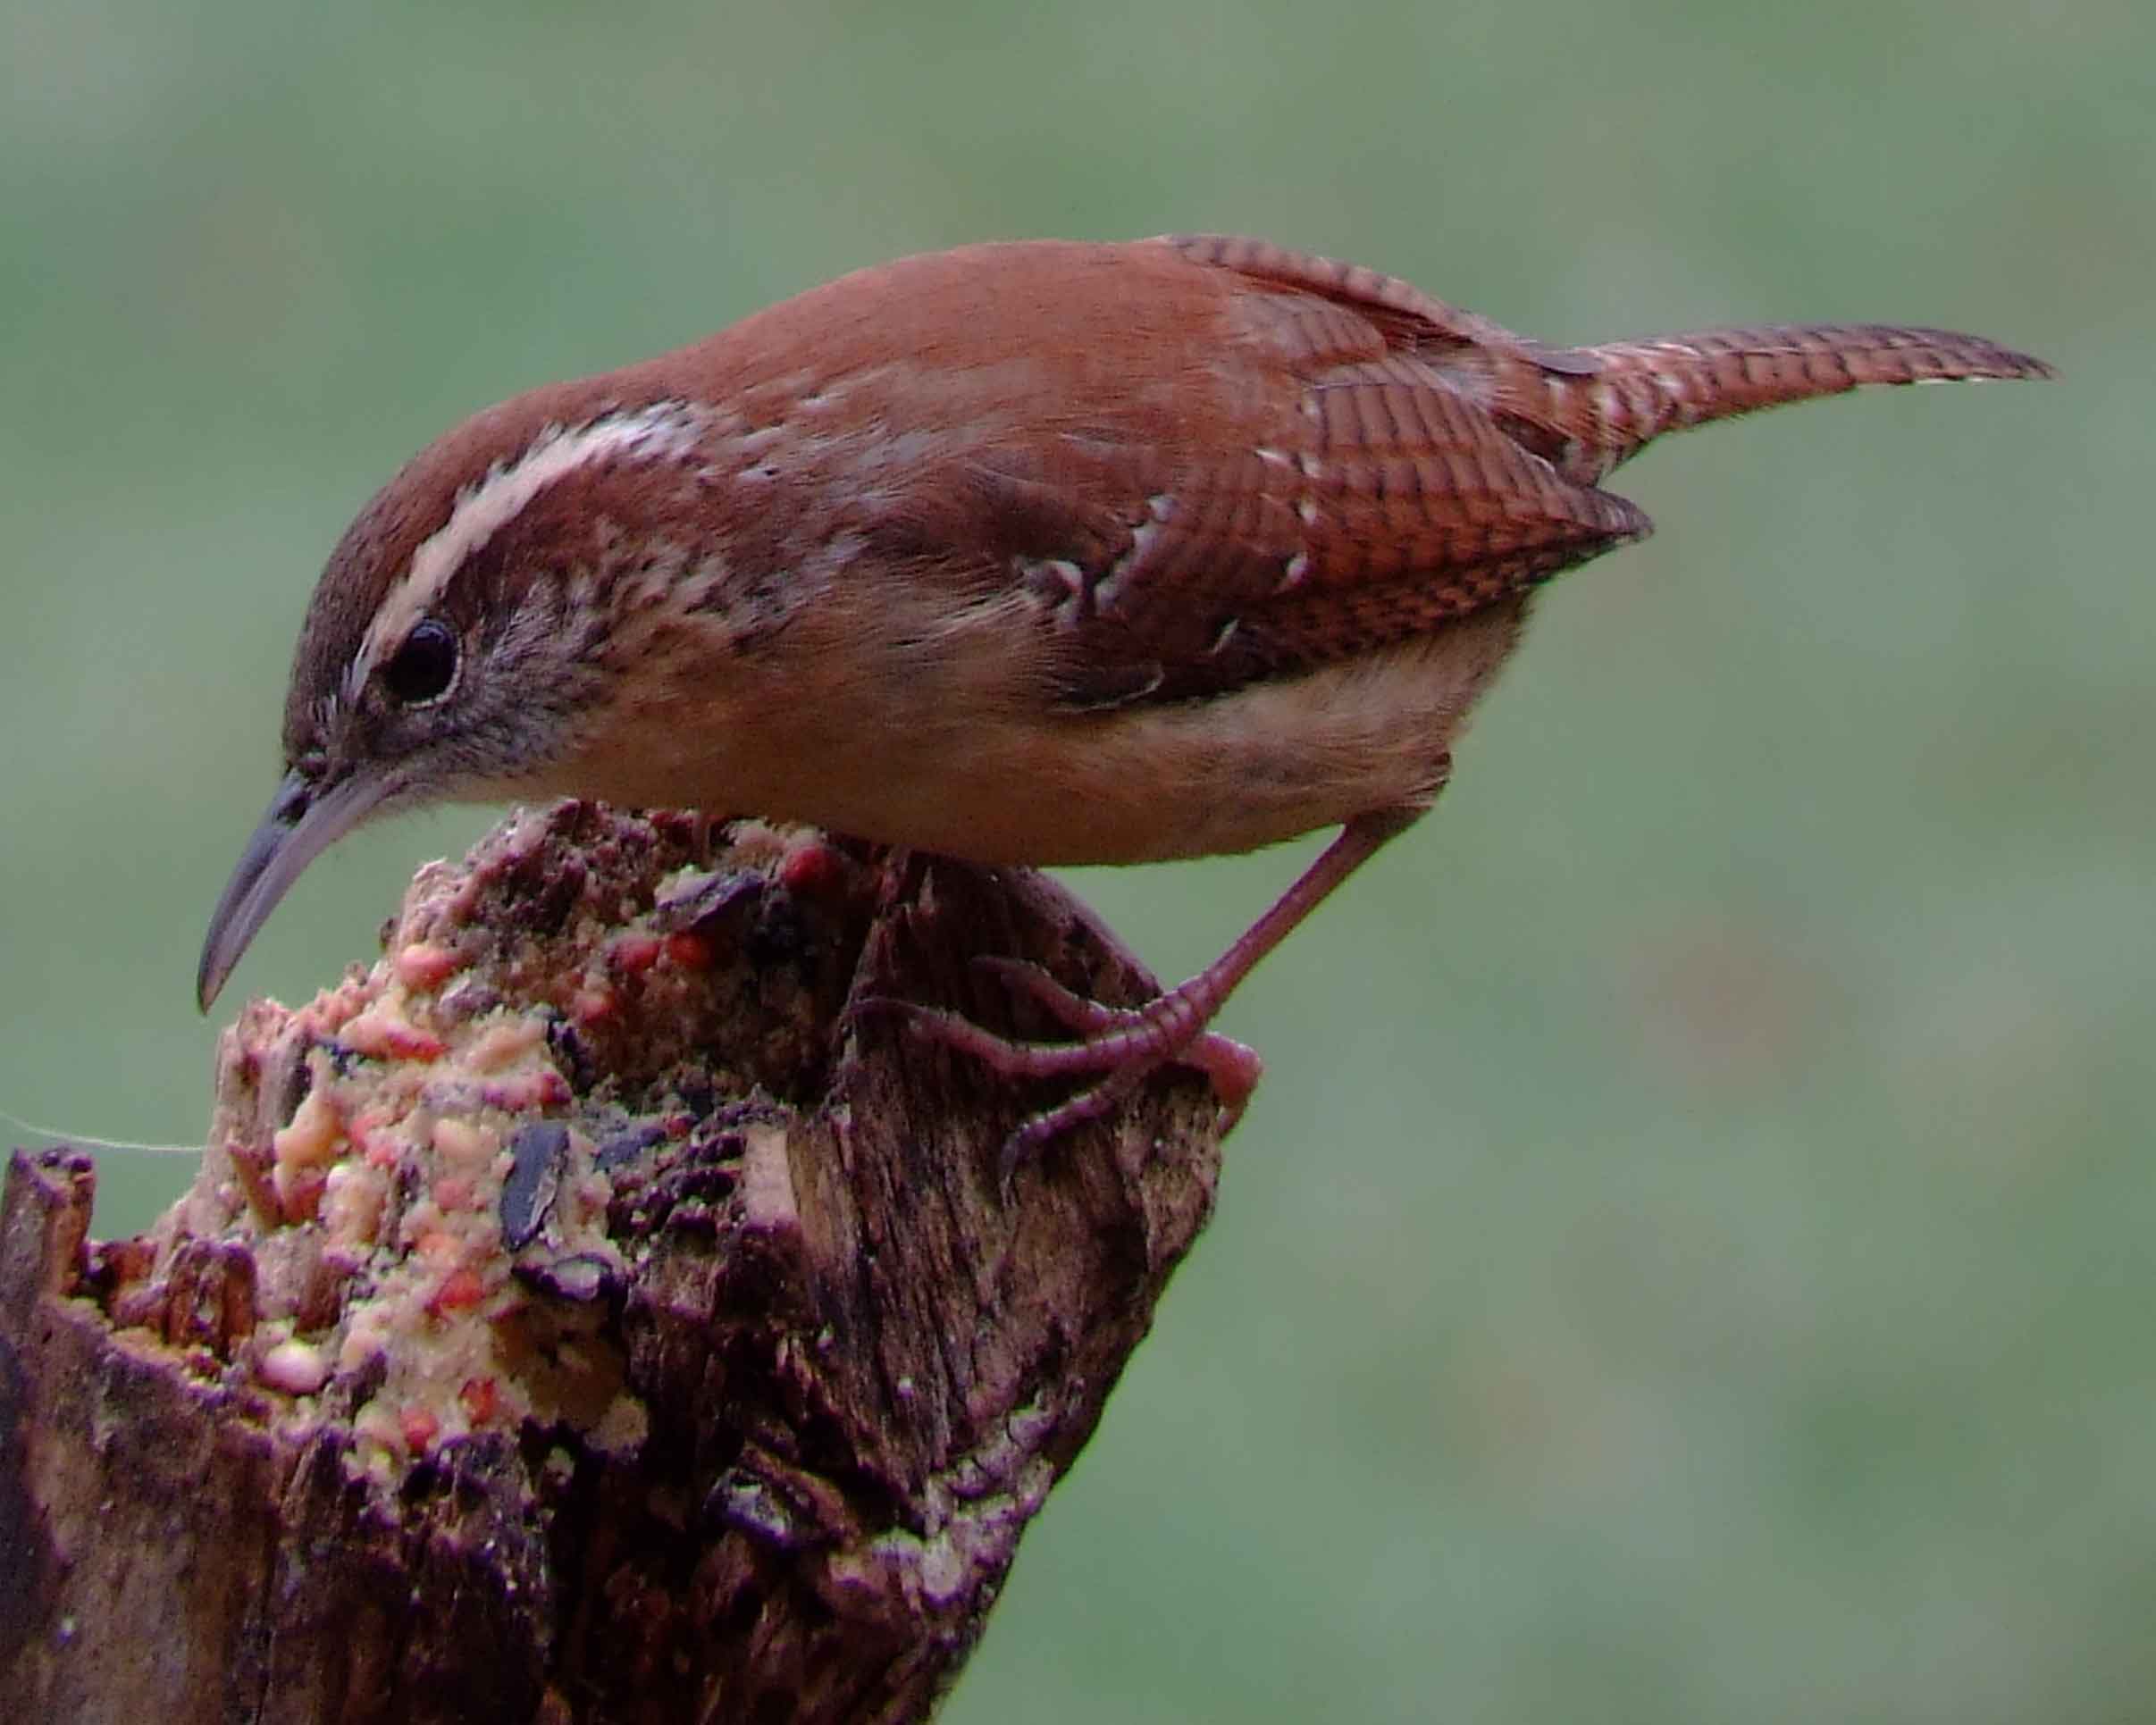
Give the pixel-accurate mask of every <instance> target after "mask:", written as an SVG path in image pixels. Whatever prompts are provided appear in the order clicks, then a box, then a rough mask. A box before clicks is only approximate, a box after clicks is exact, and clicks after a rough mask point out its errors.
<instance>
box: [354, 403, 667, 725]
mask: <svg viewBox="0 0 2156 1725" xmlns="http://www.w3.org/2000/svg"><path fill="white" fill-rule="evenodd" d="M708 428H709V410H708V409H706V408H700V407H698V406H695V405H694V404H693V403H691V402H687V401H679V400H668V401H655V402H653V403H651V404H650V406H643V407H638V408H634V409H633V410H628V411H624V412H620V413H613V414H607V415H602V416H601V417H600V418H598V419H594V420H588V421H586V422H585V423H583V424H581V425H549V426H548V427H547V428H546V429H545V430H544V431H541V432H540V434H539V435H538V436H537V437H535V438H533V440H532V441H531V442H530V443H528V444H526V445H525V446H524V450H523V452H522V453H521V454H519V455H518V456H516V458H515V459H514V460H512V461H507V462H497V463H495V464H494V465H493V466H491V467H490V468H488V469H487V471H486V473H485V475H484V477H482V479H481V480H480V481H478V483H476V484H474V485H467V486H466V487H465V488H464V490H461V491H459V492H458V493H457V501H456V502H455V504H453V505H452V506H451V507H450V509H449V520H447V521H445V522H444V523H442V524H441V525H440V527H439V528H437V529H436V530H435V531H434V532H432V533H431V534H429V535H428V536H427V537H426V538H425V539H424V540H421V541H420V543H419V547H418V548H417V549H416V550H415V551H414V552H413V553H412V561H411V565H410V566H409V567H408V568H407V570H406V571H405V574H404V578H403V579H402V580H401V581H399V582H398V583H397V585H396V586H394V587H392V588H391V589H390V591H389V593H388V595H387V596H386V597H385V598H384V599H383V600H382V608H381V609H380V611H378V612H377V613H376V614H375V618H374V623H373V626H372V627H371V628H370V629H369V630H368V631H367V638H366V641H365V643H364V644H363V645H362V646H361V648H360V651H359V654H358V657H357V658H356V659H355V660H354V661H353V664H352V669H351V674H350V686H351V687H352V688H353V689H357V686H358V685H359V684H360V683H362V682H365V680H366V678H367V676H368V674H369V673H370V672H371V671H372V669H373V664H374V660H375V657H376V655H377V653H378V651H379V650H380V649H382V646H383V645H384V644H385V643H388V644H390V645H391V646H394V644H396V643H398V642H401V641H403V640H404V638H405V636H406V635H407V634H408V633H409V632H411V628H412V625H413V624H415V623H417V622H418V621H419V619H420V618H421V617H423V616H424V615H427V613H428V612H430V611H431V610H432V609H433V608H434V607H435V606H436V604H437V603H438V602H439V601H440V598H441V595H442V591H443V590H444V589H445V588H447V587H448V585H449V578H450V577H451V576H452V575H454V574H456V573H457V570H458V569H460V568H461V567H463V566H464V564H465V562H466V559H467V558H469V557H471V556H472V555H473V554H474V552H477V551H479V550H481V549H482V548H484V547H485V545H486V543H487V541H488V540H491V539H492V538H493V537H494V535H495V534H497V533H499V532H500V531H501V530H502V529H503V528H504V527H506V526H508V524H509V523H511V522H513V521H515V520H516V517H517V516H518V515H522V514H523V513H524V509H525V508H526V507H527V506H529V505H530V503H531V502H532V500H533V498H536V497H537V496H539V494H540V493H541V492H542V491H544V490H546V489H547V488H548V487H549V485H552V484H554V483H555V482H556V481H559V480H563V479H566V478H567V477H568V476H569V475H570V474H572V473H577V472H580V471H581V470H582V469H583V468H586V467H589V466H591V465H594V464H596V463H599V462H604V461H612V460H617V459H627V460H632V461H658V460H663V459H665V458H666V457H667V456H679V455H684V454H686V453H687V452H688V451H689V450H690V449H692V448H694V447H695V445H696V442H697V440H698V439H699V438H700V437H701V436H702V435H703V434H704V432H705V431H706V430H707V429H708Z"/></svg>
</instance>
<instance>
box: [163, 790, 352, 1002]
mask: <svg viewBox="0 0 2156 1725" xmlns="http://www.w3.org/2000/svg"><path fill="white" fill-rule="evenodd" d="M394 788H395V785H394V782H393V781H385V780H382V779H379V778H375V777H373V776H365V777H353V778H348V779H343V780H340V781H339V782H337V783H331V784H323V783H320V782H319V781H317V780H315V779H310V778H307V777H306V775H303V774H301V773H299V772H298V771H297V770H295V771H292V772H289V773H287V774H286V775H284V783H281V784H280V785H279V786H278V787H277V794H276V795H275V796H274V797H273V798H272V799H271V800H270V807H269V812H268V813H267V814H265V815H264V816H263V817H262V824H261V825H259V826H257V827H256V829H255V835H254V836H253V837H252V838H250V839H249V840H248V841H247V849H246V850H242V851H241V852H240V853H239V867H237V868H235V869H233V870H232V878H231V880H229V881H227V882H226V883H225V887H224V892H223V895H222V897H221V898H219V899H218V900H217V908H216V909H214V910H213V911H212V912H211V913H210V931H209V934H208V935H207V936H206V938H205V939H204V941H203V942H202V962H201V963H200V964H199V965H197V967H196V969H195V1000H196V1003H197V1005H199V1006H200V1007H201V1009H203V1010H204V1011H205V1012H207V1011H208V1010H209V1009H210V1002H211V1001H214V1000H215V999H216V998H217V991H218V990H219V989H221V988H222V987H223V986H224V979H225V978H226V977H227V976H231V974H232V967H234V966H235V965H237V964H238V963H239V958H240V954H242V953H243V952H245V951H246V950H247V942H250V941H252V940H253V939H254V938H255V935H256V932H257V931H258V930H260V928H261V927H262V925H263V924H264V923H265V922H267V921H268V920H269V919H270V912H271V911H273V910H274V909H276V908H277V901H278V900H280V899H281V898H283V897H284V895H285V893H286V892H287V891H288V890H289V888H290V887H291V884H292V883H293V882H294V881H296V880H298V878H299V875H300V872H301V871H302V870H303V869H305V868H306V866H307V865H308V864H309V863H311V862H313V861H314V860H315V858H317V857H319V856H320V855H321V854H322V853H323V851H324V850H328V849H329V848H330V846H331V845H332V844H334V843H335V842H337V841H338V840H339V839H341V838H342V837H343V836H344V835H345V834H346V833H349V832H350V831H351V830H352V829H353V828H354V827H355V826H357V825H359V824H360V822H362V821H363V820H365V818H366V817H367V816H369V815H371V814H373V812H374V810H375V809H376V808H380V807H381V806H382V803H383V802H384V801H385V800H388V798H389V796H390V792H391V791H392V790H394Z"/></svg>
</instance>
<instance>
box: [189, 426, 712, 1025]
mask: <svg viewBox="0 0 2156 1725" xmlns="http://www.w3.org/2000/svg"><path fill="white" fill-rule="evenodd" d="M579 392H580V386H564V388H562V389H553V390H540V391H535V392H533V394H532V395H530V396H526V397H520V398H516V400H513V401H510V402H507V403H505V404H503V405H502V406H499V407H496V408H492V409H490V410H489V411H488V412H486V413H483V414H481V415H478V416H477V417H476V418H474V419H473V420H470V421H468V422H466V423H465V424H464V425H462V426H459V427H458V428H457V430H456V431H451V432H450V433H449V434H448V435H447V436H446V437H444V438H442V439H441V440H439V441H438V442H436V443H435V444H433V445H432V446H431V447H430V448H427V449H425V450H424V451H423V452H422V453H421V454H420V455H419V456H417V457H415V459H414V460H413V461H412V462H411V463H410V464H409V465H407V466H406V468H405V469H404V470H403V472H401V473H398V475H397V477H396V478H395V479H393V480H391V481H390V483H389V484H388V485H387V486H385V487H384V488H383V489H382V490H381V492H379V493H378V494H377V495H376V496H375V498H373V501H372V502H370V503H369V504H368V505H367V507H365V509H364V510H363V511H361V513H360V515H359V516H358V518H357V520H356V521H354V523H352V525H351V527H350V528H349V529H348V530H347V532H346V533H345V535H344V538H343V539H342V540H340V542H339V544H338V546H337V548H336V550H335V551H334V552H333V553H332V554H331V557H330V560H329V563H328V565H327V566H326V567H325V568H324V569H323V574H322V578H321V581H320V582H319V583H318V585H317V586H316V587H315V596H314V599H313V601H312V603H311V604H310V605H309V607H308V609H307V615H306V623H305V624H304V626H303V627H302V629H301V631H300V635H299V643H298V650H297V652H296V654H295V656H294V659H293V666H292V676H291V683H290V686H289V692H288V694H287V696H286V699H285V710H284V767H285V771H284V777H283V779H282V781H281V783H280V784H279V785H278V787H277V792H276V795H275V796H274V797H273V799H272V800H271V802H270V807H269V810H268V812H267V813H266V814H265V815H264V816H263V818H262V821H261V824H260V825H258V826H257V827H256V829H255V833H254V835H253V836H252V837H251V838H250V839H249V840H248V841H247V847H246V849H245V850H243V851H242V852H241V854H240V858H239V866H238V867H237V868H235V869H234V870H233V873H232V876H231V881H230V882H229V883H227V885H226V887H225V889H224V893H223V896H222V898H220V899H219V900H218V902H217V908H216V909H215V911H214V913H213V915H212V917H211V919H210V927H209V933H208V935H207V938H206V941H205V942H204V945H203V950H202V959H201V963H200V966H199V967H198V969H197V973H196V992H197V999H198V1000H199V1001H200V1002H201V1004H202V1006H203V1008H204V1009H208V1007H209V1004H210V1002H211V1001H213V1000H214V999H215V997H216V995H217V992H218V991H219V990H220V989H221V988H222V986H223V984H224V981H225V979H226V977H227V976H230V975H231V971H232V968H233V967H234V966H235V965H237V964H238V963H239V959H240V956H241V954H242V953H244V952H245V951H246V950H247V943H248V942H250V941H251V940H252V939H253V938H254V936H255V934H256V932H257V931H258V930H259V929H260V928H261V927H262V925H263V924H264V921H266V920H267V918H268V917H269V915H270V912H271V911H272V910H273V909H274V908H275V907H276V905H277V902H278V900H280V899H281V898H282V897H283V896H284V894H285V892H286V891H287V890H288V889H289V887H290V886H291V884H292V883H293V882H294V881H295V880H297V879H298V876H299V875H300V873H301V871H302V870H304V869H305V868H306V866H307V864H308V863H310V862H312V861H313V860H314V859H315V858H316V857H318V856H320V855H321V854H322V852H323V850H326V849H328V848H329V846H330V845H331V844H333V843H334V842H336V841H337V840H338V839H340V838H341V837H343V836H344V835H345V834H346V833H349V832H350V831H352V829H353V828H354V827H356V826H357V825H360V823H361V822H363V821H365V820H367V819H369V818H370V817H372V816H376V815H379V814H382V813H384V812H386V811H388V810H390V809H392V808H411V807H415V806H418V805H422V804H429V803H439V802H447V801H461V800H492V799H497V798H508V797H515V796H519V795H533V794H545V793H551V792H553V791H559V790H564V789H567V788H569V783H568V782H567V781H568V780H571V779H573V778H574V773H573V772H567V771H566V769H568V768H569V767H570V766H572V764H573V763H574V761H575V758H576V757H577V755H578V753H579V751H580V749H581V748H582V746H583V742H584V741H585V733H586V732H587V731H588V730H589V728H590V726H591V722H592V720H593V717H594V716H595V714H596V713H597V712H598V710H599V709H600V708H603V707H604V706H605V705H606V701H605V691H606V689H607V687H608V683H609V682H610V680H611V676H610V665H609V660H610V658H611V657H614V656H615V649H617V648H618V646H619V645H620V642H619V639H618V637H619V631H618V630H617V626H616V625H617V622H618V621H619V619H620V615H621V613H622V610H623V608H624V607H628V608H630V609H632V610H633V609H634V608H636V607H638V606H639V604H640V603H643V604H646V605H647V606H648V591H647V590H649V591H658V590H665V589H667V588H668V587H670V586H672V585H674V584H675V583H677V582H680V581H681V580H683V579H684V578H686V579H689V580H691V581H693V580H694V579H695V575H694V572H693V570H692V568H691V567H690V565H692V564H693V563H694V561H695V560H696V556H697V549H696V547H695V546H694V544H693V543H692V539H693V536H692V535H688V536H675V535H669V534H667V533H666V532H663V531H659V530H658V529H657V528H656V527H655V523H660V524H663V522H664V520H665V518H666V517H667V515H669V514H670V513H675V514H680V515H684V517H686V518H693V515H694V505H695V498H694V497H693V495H692V494H693V492H694V491H695V490H696V488H697V487H698V486H699V485H700V484H701V483H704V482H706V481H708V478H709V475H708V473H705V471H704V469H703V468H702V466H701V465H700V462H699V461H698V460H697V459H696V449H697V444H698V440H699V439H700V435H701V434H702V432H703V431H704V430H705V427H706V422H707V419H708V414H707V412H706V411H705V410H702V409H700V408H697V407H694V406H691V405H689V404H687V403H684V402H682V401H679V400H672V399H663V398H662V399H659V400H651V401H644V402H641V403H639V402H633V401H632V402H630V403H626V404H625V403H623V402H621V401H619V400H611V401H609V400H606V399H604V398H600V399H599V400H596V401H592V400H588V399H580V398H579Z"/></svg>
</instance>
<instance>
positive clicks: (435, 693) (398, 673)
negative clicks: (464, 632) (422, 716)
mask: <svg viewBox="0 0 2156 1725" xmlns="http://www.w3.org/2000/svg"><path fill="white" fill-rule="evenodd" d="M456 675H457V636H456V633H455V632H454V631H453V630H451V629H450V627H449V624H446V623H442V622H440V621H438V620H437V619H435V618H433V617H427V618H424V619H423V620H422V621H421V622H420V623H419V624H417V625H416V626H415V628H414V629H413V631H412V632H411V633H410V634H408V635H407V636H406V637H405V638H404V645H403V646H401V647H399V648H398V649H397V650H396V651H395V652H394V653H392V654H390V657H389V659H388V661H387V662H386V663H385V664H384V665H383V666H382V687H383V688H384V689H387V690H388V691H390V694H391V695H393V696H394V697H395V698H396V699H398V700H399V701H401V702H402V703H403V704H404V705H405V706H407V707H417V706H420V705H422V704H423V703H424V702H426V701H431V700H438V699H440V698H441V696H443V695H444V694H446V693H447V692H448V691H449V684H450V682H452V681H453V680H454V679H455V677H456Z"/></svg>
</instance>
